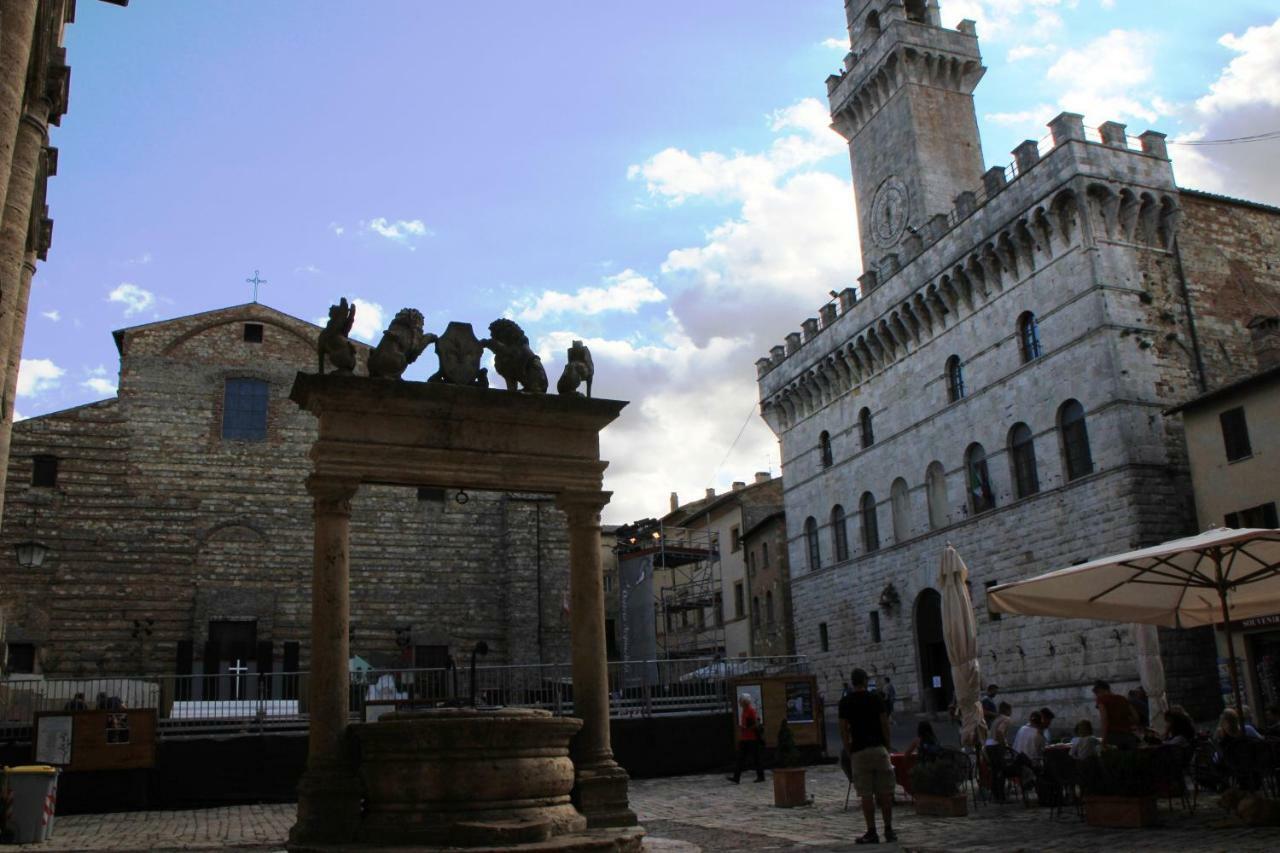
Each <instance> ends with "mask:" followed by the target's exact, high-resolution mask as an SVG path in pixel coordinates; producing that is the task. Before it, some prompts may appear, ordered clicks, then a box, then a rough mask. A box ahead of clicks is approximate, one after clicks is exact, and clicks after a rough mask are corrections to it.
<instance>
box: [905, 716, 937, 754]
mask: <svg viewBox="0 0 1280 853" xmlns="http://www.w3.org/2000/svg"><path fill="white" fill-rule="evenodd" d="M940 752H942V745H941V744H939V743H938V736H937V735H936V734H934V732H933V725H932V724H930V723H929V722H928V721H921V722H920V725H918V726H916V739H915V740H913V741H911V744H910V745H909V746H908V747H907V751H906V753H905V754H906V755H916V754H919V756H920V760H921V761H932V760H933V759H935V758H937V757H938V754H939V753H940Z"/></svg>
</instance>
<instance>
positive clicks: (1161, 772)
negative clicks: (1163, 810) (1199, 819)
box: [1151, 744, 1191, 811]
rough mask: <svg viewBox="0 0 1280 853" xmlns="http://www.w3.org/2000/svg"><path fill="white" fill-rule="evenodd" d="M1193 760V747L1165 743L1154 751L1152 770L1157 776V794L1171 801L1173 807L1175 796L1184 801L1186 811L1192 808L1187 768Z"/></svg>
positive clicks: (1183, 806)
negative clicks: (1188, 794)
mask: <svg viewBox="0 0 1280 853" xmlns="http://www.w3.org/2000/svg"><path fill="white" fill-rule="evenodd" d="M1190 762H1191V749H1190V747H1186V746H1179V745H1177V744H1164V745H1162V746H1158V747H1156V748H1155V749H1154V750H1153V751H1152V756H1151V771H1152V774H1153V775H1154V777H1155V782H1156V795H1157V796H1160V797H1164V798H1166V799H1167V800H1168V801H1169V808H1171V809H1172V808H1173V798H1174V797H1178V798H1179V799H1180V800H1181V801H1182V808H1183V810H1184V811H1190V810H1191V803H1190V800H1189V799H1188V797H1187V793H1188V791H1187V768H1188V766H1189V765H1190Z"/></svg>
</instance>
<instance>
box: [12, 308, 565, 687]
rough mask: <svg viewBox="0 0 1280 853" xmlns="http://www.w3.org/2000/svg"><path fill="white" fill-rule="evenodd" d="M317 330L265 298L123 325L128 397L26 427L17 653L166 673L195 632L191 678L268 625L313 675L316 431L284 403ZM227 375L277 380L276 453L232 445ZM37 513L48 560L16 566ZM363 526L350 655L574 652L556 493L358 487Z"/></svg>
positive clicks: (496, 658) (15, 604) (21, 455)
mask: <svg viewBox="0 0 1280 853" xmlns="http://www.w3.org/2000/svg"><path fill="white" fill-rule="evenodd" d="M246 322H255V323H262V324H263V326H264V334H263V340H262V342H261V343H250V342H246V341H245V340H244V334H243V329H244V324H245V323H246ZM317 331H318V330H317V329H316V328H315V327H314V326H311V325H310V324H308V323H304V322H302V321H300V320H297V319H296V318H293V317H289V316H288V315H284V314H281V313H280V312H277V311H274V310H272V309H270V308H266V307H265V306H261V305H247V306H240V307H238V308H231V309H225V310H221V311H213V312H208V313H205V314H199V315H195V316H193V317H185V318H180V319H177V320H172V321H167V322H162V323H155V324H150V325H147V326H141V327H137V328H134V329H127V330H124V331H123V332H122V333H118V337H117V340H118V343H119V345H120V348H121V352H122V359H121V373H120V391H119V398H118V399H116V400H108V401H104V402H101V403H95V404H91V405H88V406H82V407H79V408H76V409H71V410H68V411H65V412H57V413H54V414H50V415H46V416H43V417H38V418H31V419H29V420H26V421H23V422H21V423H19V424H18V425H17V426H16V428H15V430H14V452H13V456H12V460H11V462H10V477H9V482H8V488H7V491H6V495H5V500H6V504H7V506H8V507H9V509H10V510H11V514H10V516H9V518H8V520H6V521H5V523H4V526H3V529H2V531H0V579H2V580H0V583H3V587H4V589H5V600H4V606H5V609H6V611H7V613H6V615H7V621H8V622H9V623H10V624H11V625H12V626H13V628H14V631H16V633H14V634H11V636H10V641H11V642H13V641H15V640H14V637H19V638H22V637H26V638H29V639H27V640H23V641H29V642H33V643H34V644H35V645H37V646H38V648H39V657H40V661H41V665H42V668H43V669H44V671H46V672H47V673H50V674H62V675H71V674H99V673H101V674H137V673H155V672H159V673H164V672H173V671H174V669H175V664H176V656H177V650H178V644H179V642H180V641H184V640H189V641H191V642H192V644H193V657H194V663H195V669H196V670H197V671H199V669H200V667H201V663H202V658H203V645H204V642H205V641H206V640H207V639H208V631H209V627H208V623H209V621H210V620H214V619H218V620H222V619H230V620H239V619H256V620H257V639H258V642H259V643H262V642H270V643H272V644H273V655H274V662H273V663H274V668H275V669H276V670H279V669H280V668H281V666H282V663H283V661H282V652H283V644H284V643H287V642H297V643H299V644H300V646H301V649H300V651H301V659H300V665H301V666H302V667H303V668H305V667H306V666H307V660H308V656H307V645H308V644H307V634H308V626H309V623H310V578H311V562H312V556H311V554H312V522H311V499H310V497H309V496H308V495H307V492H306V489H305V487H304V484H303V481H304V478H305V477H306V475H307V473H308V472H309V470H310V462H309V460H308V458H307V451H308V450H309V448H310V445H311V443H312V442H313V441H314V438H315V420H314V418H313V417H312V416H311V415H309V414H307V413H305V412H303V411H301V410H299V409H298V408H297V406H295V405H294V404H293V403H292V402H291V401H290V400H289V399H288V394H289V389H290V387H291V384H292V382H293V378H294V375H295V374H296V372H297V371H299V370H303V371H314V370H315V361H316V356H315V351H314V339H315V335H316V333H317ZM235 377H253V378H258V379H263V380H266V381H267V382H268V383H269V384H270V394H271V396H270V401H269V404H268V424H267V439H266V440H265V441H232V440H224V439H222V438H221V425H222V399H223V387H224V382H225V380H226V379H227V378H235ZM40 454H51V455H55V456H57V457H58V458H59V473H58V484H57V487H56V488H54V489H42V488H36V487H33V486H32V485H31V469H32V457H34V456H36V455H40ZM464 501H465V502H464ZM33 503H34V504H35V505H37V506H38V512H39V515H38V528H37V530H36V531H35V532H36V534H38V538H39V539H40V540H41V541H44V542H46V543H47V544H48V545H49V546H50V552H49V556H48V558H47V559H46V562H45V564H44V566H43V567H42V568H41V569H39V570H29V569H19V568H18V567H17V566H16V565H15V564H14V557H13V548H12V545H13V543H14V542H15V541H19V539H20V538H25V537H26V536H27V535H28V534H29V532H30V522H31V517H32V513H31V506H32V505H33ZM351 529H352V532H351V541H352V546H351V547H352V553H351V578H352V598H351V622H352V631H351V636H352V642H351V651H352V654H354V655H360V656H362V657H364V658H366V659H368V660H370V661H372V662H374V663H375V664H383V665H389V664H393V663H397V664H399V665H406V664H408V665H412V662H413V646H415V645H432V646H436V645H445V646H449V647H450V649H451V651H452V653H453V654H454V656H455V657H457V658H459V659H460V660H461V659H462V658H463V657H465V656H466V655H467V654H468V653H469V651H470V649H471V647H472V645H473V644H474V643H475V642H476V641H478V640H485V641H487V642H488V643H489V645H490V647H491V649H492V651H491V653H490V655H489V657H488V659H487V662H489V663H537V662H538V661H539V660H542V661H545V662H548V663H560V662H564V661H567V660H568V622H567V616H566V613H565V608H564V601H565V593H566V591H567V587H568V538H567V532H566V527H565V520H564V516H563V514H562V513H560V512H559V511H558V510H556V509H555V508H554V506H553V505H552V504H551V502H550V498H549V497H548V496H537V495H524V494H496V493H471V494H465V495H464V494H460V493H459V492H456V491H454V490H445V491H424V492H422V493H419V492H418V491H417V490H415V489H406V488H394V487H387V486H364V487H362V488H361V490H360V492H359V493H358V494H357V496H356V498H355V500H354V501H353V505H352V521H351Z"/></svg>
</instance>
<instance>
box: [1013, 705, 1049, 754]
mask: <svg viewBox="0 0 1280 853" xmlns="http://www.w3.org/2000/svg"><path fill="white" fill-rule="evenodd" d="M1044 729H1045V725H1044V718H1043V717H1041V716H1040V712H1039V711H1032V712H1031V718H1030V720H1028V722H1027V724H1026V725H1025V726H1023V727H1022V728H1020V729H1018V733H1017V734H1016V735H1014V738H1013V751H1014V752H1016V753H1018V754H1019V755H1025V756H1026V757H1027V758H1028V759H1030V760H1031V761H1032V762H1033V763H1039V762H1041V761H1043V760H1044V746H1045V743H1044Z"/></svg>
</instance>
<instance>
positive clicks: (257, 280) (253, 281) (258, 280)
mask: <svg viewBox="0 0 1280 853" xmlns="http://www.w3.org/2000/svg"><path fill="white" fill-rule="evenodd" d="M244 281H245V284H252V285H253V301H254V302H257V301H258V285H260V284H266V283H267V280H266V279H265V278H259V277H258V271H257V270H254V271H253V278H246V279H245V280H244Z"/></svg>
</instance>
